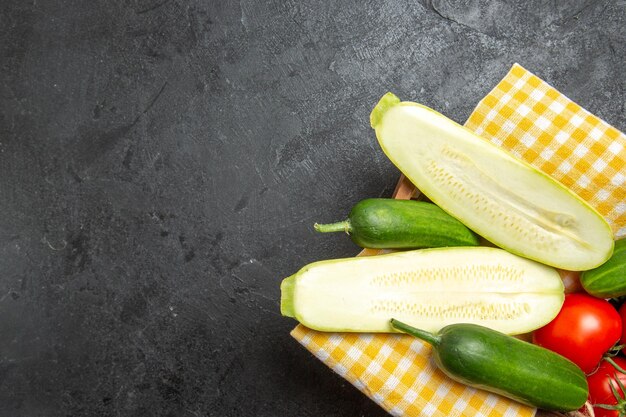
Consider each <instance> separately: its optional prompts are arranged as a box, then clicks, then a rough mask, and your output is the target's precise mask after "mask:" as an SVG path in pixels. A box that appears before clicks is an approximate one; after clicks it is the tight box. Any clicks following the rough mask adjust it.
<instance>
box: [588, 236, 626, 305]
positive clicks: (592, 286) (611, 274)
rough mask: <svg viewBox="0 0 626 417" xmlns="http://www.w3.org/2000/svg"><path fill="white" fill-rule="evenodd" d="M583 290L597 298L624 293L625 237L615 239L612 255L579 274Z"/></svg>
mask: <svg viewBox="0 0 626 417" xmlns="http://www.w3.org/2000/svg"><path fill="white" fill-rule="evenodd" d="M580 283H581V284H582V286H583V288H584V289H585V291H587V292H588V293H589V294H591V295H593V296H595V297H599V298H613V297H621V296H623V295H626V238H624V239H620V240H616V241H615V246H614V249H613V255H611V257H610V258H609V260H608V261H606V262H605V263H603V264H602V265H600V266H599V267H597V268H594V269H590V270H589V271H585V272H583V273H582V275H581V276H580Z"/></svg>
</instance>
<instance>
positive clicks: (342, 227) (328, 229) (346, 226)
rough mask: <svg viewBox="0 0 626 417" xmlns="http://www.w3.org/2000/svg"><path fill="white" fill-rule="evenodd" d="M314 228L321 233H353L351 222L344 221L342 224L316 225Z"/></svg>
mask: <svg viewBox="0 0 626 417" xmlns="http://www.w3.org/2000/svg"><path fill="white" fill-rule="evenodd" d="M313 228H314V229H315V230H316V231H318V232H321V233H332V232H346V233H347V234H350V232H351V231H352V226H351V225H350V220H344V221H342V222H337V223H328V224H319V223H315V224H314V225H313Z"/></svg>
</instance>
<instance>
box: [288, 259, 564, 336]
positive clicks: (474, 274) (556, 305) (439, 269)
mask: <svg viewBox="0 0 626 417" xmlns="http://www.w3.org/2000/svg"><path fill="white" fill-rule="evenodd" d="M281 291H282V297H281V311H282V313H283V315H286V316H291V317H295V318H296V319H297V320H298V321H300V323H302V324H304V325H305V326H308V327H310V328H312V329H316V330H320V331H345V332H393V331H394V330H393V329H392V328H391V327H390V325H389V320H390V319H391V318H395V319H398V320H400V321H403V322H405V323H408V324H410V325H412V326H415V327H418V328H420V329H424V330H427V331H431V332H436V331H438V330H439V329H441V328H442V327H444V326H447V325H449V324H453V323H475V324H480V325H483V326H487V327H490V328H492V329H495V330H498V331H501V332H503V333H507V334H521V333H526V332H529V331H532V330H534V329H537V328H539V327H541V326H543V325H545V324H547V323H548V322H549V321H550V320H552V319H553V318H554V317H555V316H556V315H557V313H558V312H559V310H560V308H561V306H562V304H563V300H564V288H563V283H562V281H561V279H560V277H559V274H558V272H557V271H556V270H555V269H553V268H550V267H548V266H545V265H541V264H539V263H537V262H533V261H530V260H528V259H524V258H520V257H518V256H515V255H512V254H510V253H508V252H506V251H504V250H501V249H498V248H487V247H463V248H437V249H423V250H417V251H407V252H397V253H392V254H387V255H379V256H369V257H357V258H348V259H338V260H330V261H321V262H315V263H312V264H310V265H307V266H305V267H304V268H302V269H301V270H300V271H299V272H298V273H296V274H295V275H292V276H291V277H289V278H287V279H285V280H284V281H283V283H282V285H281Z"/></svg>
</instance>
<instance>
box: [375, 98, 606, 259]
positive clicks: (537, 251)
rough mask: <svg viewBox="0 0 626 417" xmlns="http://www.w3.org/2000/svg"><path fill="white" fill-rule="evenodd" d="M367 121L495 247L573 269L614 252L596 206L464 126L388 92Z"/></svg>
mask: <svg viewBox="0 0 626 417" xmlns="http://www.w3.org/2000/svg"><path fill="white" fill-rule="evenodd" d="M370 121H371V125H372V127H373V128H374V129H375V130H376V136H377V138H378V141H379V143H380V146H381V147H382V149H383V151H384V152H385V154H386V155H387V156H388V157H389V159H390V160H391V162H393V163H394V164H395V165H396V166H397V167H398V168H399V169H400V171H402V172H403V173H404V175H405V176H406V177H407V178H408V179H409V180H411V182H412V183H413V184H415V186H416V187H418V188H419V189H420V191H421V192H423V193H424V194H425V195H426V196H427V197H428V198H429V199H430V200H431V201H432V202H433V203H435V204H437V205H438V206H439V207H441V208H442V209H443V210H445V211H446V212H448V213H449V214H451V215H452V216H453V217H455V218H457V219H459V220H460V221H461V222H462V223H463V224H465V225H466V226H467V227H469V228H470V229H472V230H473V231H474V232H476V233H478V234H479V235H480V236H482V237H484V238H485V239H487V240H488V241H490V242H493V243H494V244H495V245H497V246H499V247H501V248H504V249H506V250H508V251H509V252H512V253H515V254H517V255H520V256H524V257H526V258H529V259H534V260H536V261H539V262H541V263H544V264H547V265H551V266H554V267H558V268H561V269H567V270H571V271H584V270H587V269H591V268H595V267H597V266H599V265H601V264H602V263H604V262H605V261H606V260H607V259H608V258H609V257H610V256H611V252H612V251H613V234H612V231H611V228H610V226H609V225H608V223H607V222H606V221H605V220H604V219H603V218H602V216H601V215H600V214H599V213H598V212H597V211H596V210H594V209H593V208H592V207H591V206H590V205H589V204H587V203H586V202H585V201H584V200H583V199H581V198H580V197H578V196H577V195H576V194H574V193H573V192H572V191H571V190H569V189H567V188H566V187H565V186H563V185H562V184H560V183H559V182H557V181H556V180H554V179H553V178H551V177H550V176H548V175H547V174H545V173H543V172H541V171H539V170H537V169H536V168H534V167H532V166H531V165H530V164H528V163H526V162H524V161H522V160H521V159H518V158H515V157H513V156H512V155H510V154H509V153H508V152H506V151H504V150H503V149H501V148H499V147H497V146H496V145H494V144H492V143H491V142H489V141H487V140H486V139H483V138H481V137H480V136H478V135H476V134H475V133H473V132H472V131H470V130H469V129H467V128H465V127H463V126H461V125H459V124H457V123H455V122H454V121H452V120H450V119H448V118H447V117H445V116H443V115H442V114H440V113H437V112H436V111H434V110H432V109H430V108H428V107H425V106H422V105H420V104H417V103H411V102H400V100H399V99H398V97H396V96H395V95H393V94H391V93H387V94H386V95H385V96H383V98H382V99H381V100H380V102H379V103H378V105H377V106H376V107H375V108H374V110H373V111H372V114H371V116H370Z"/></svg>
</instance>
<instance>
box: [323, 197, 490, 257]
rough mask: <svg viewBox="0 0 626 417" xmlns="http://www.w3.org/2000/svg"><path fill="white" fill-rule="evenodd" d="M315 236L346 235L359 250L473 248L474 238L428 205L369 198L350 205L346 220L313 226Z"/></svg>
mask: <svg viewBox="0 0 626 417" xmlns="http://www.w3.org/2000/svg"><path fill="white" fill-rule="evenodd" d="M315 230H317V231H318V232H322V233H325V232H346V233H348V234H349V235H350V238H351V239H352V241H353V242H354V243H356V244H357V245H358V246H360V247H362V248H372V249H409V248H413V249H416V248H436V247H443V246H477V245H478V237H477V236H476V235H475V234H474V233H473V232H472V231H471V230H469V229H468V228H467V227H465V226H464V225H463V223H461V222H460V221H458V220H457V219H455V218H454V217H452V216H450V215H449V214H447V213H446V212H445V211H443V210H442V209H440V208H439V207H437V206H436V205H434V204H432V203H426V202H424V201H413V200H394V199H392V198H369V199H366V200H362V201H360V202H358V203H357V204H355V205H354V207H353V208H352V210H351V211H350V215H349V216H348V219H347V220H344V221H342V222H337V223H331V224H318V223H315Z"/></svg>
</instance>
